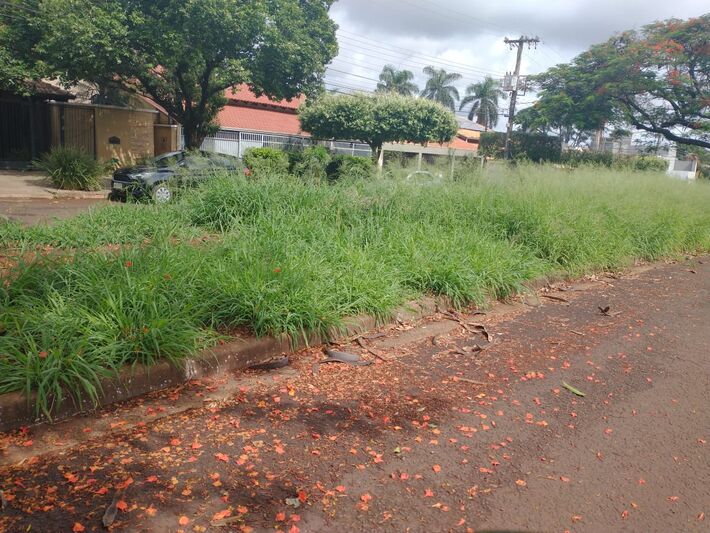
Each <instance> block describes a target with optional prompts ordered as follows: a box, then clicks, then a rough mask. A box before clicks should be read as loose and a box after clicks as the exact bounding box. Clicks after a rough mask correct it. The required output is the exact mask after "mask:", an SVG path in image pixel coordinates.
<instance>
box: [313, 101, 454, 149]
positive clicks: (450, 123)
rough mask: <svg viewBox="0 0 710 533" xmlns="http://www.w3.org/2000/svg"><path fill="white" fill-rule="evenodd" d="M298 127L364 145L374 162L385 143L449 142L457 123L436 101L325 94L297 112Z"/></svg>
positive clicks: (315, 133)
mask: <svg viewBox="0 0 710 533" xmlns="http://www.w3.org/2000/svg"><path fill="white" fill-rule="evenodd" d="M299 117H300V119H301V127H302V128H303V130H304V131H307V132H310V133H311V134H312V135H313V136H314V137H316V138H317V139H323V140H332V139H351V140H357V141H361V142H364V143H367V144H368V145H370V147H371V148H372V152H373V156H374V157H375V159H378V158H379V155H380V153H381V151H382V145H383V144H384V143H386V142H412V143H420V144H424V143H427V142H447V141H450V140H451V139H452V138H453V136H454V135H456V131H457V130H458V124H457V122H456V118H455V117H454V115H453V113H451V112H450V111H449V110H448V109H446V108H444V107H443V106H441V105H440V104H438V103H436V102H432V101H429V100H424V99H416V98H410V97H405V96H398V95H393V94H376V95H366V94H355V95H341V96H336V95H325V96H322V97H321V98H319V99H318V100H317V101H315V102H311V103H308V104H306V105H304V106H302V107H301V109H300V110H299Z"/></svg>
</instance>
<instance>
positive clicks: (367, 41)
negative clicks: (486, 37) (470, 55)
mask: <svg viewBox="0 0 710 533" xmlns="http://www.w3.org/2000/svg"><path fill="white" fill-rule="evenodd" d="M338 32H340V33H342V34H345V35H343V36H341V37H342V38H344V39H345V40H346V41H348V40H351V41H355V42H356V43H357V45H358V46H365V47H367V48H371V49H374V50H375V51H377V52H378V53H382V48H383V47H384V48H385V50H389V51H393V52H395V53H398V54H406V55H407V56H409V57H411V58H415V59H417V60H424V61H429V62H431V61H433V62H436V63H438V64H441V65H449V66H450V67H455V68H459V69H466V70H471V71H474V72H480V73H484V74H485V73H491V74H500V75H502V72H499V71H495V70H491V69H485V68H480V67H475V66H472V65H468V64H465V63H459V62H457V61H451V60H447V59H441V58H438V57H435V56H430V55H427V54H423V53H421V52H418V51H416V50H412V49H410V48H404V47H401V46H397V45H393V44H390V43H387V42H384V41H379V40H377V39H372V38H371V37H364V36H360V35H358V34H355V33H352V32H349V31H346V30H343V29H338ZM371 43H374V44H371Z"/></svg>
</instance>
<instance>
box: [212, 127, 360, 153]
mask: <svg viewBox="0 0 710 533" xmlns="http://www.w3.org/2000/svg"><path fill="white" fill-rule="evenodd" d="M314 144H320V145H322V146H325V147H326V148H329V149H330V151H331V152H333V153H335V154H347V155H353V156H360V157H370V156H371V154H372V152H371V151H370V147H369V146H368V145H366V144H363V143H358V142H346V141H325V142H316V141H313V140H312V139H310V138H308V137H299V136H297V135H275V134H269V133H252V132H246V131H236V130H219V131H218V132H217V133H216V134H215V135H213V136H211V137H207V138H206V139H205V140H204V142H203V143H202V146H201V148H202V150H205V151H208V152H217V153H220V154H227V155H232V156H236V157H242V156H243V155H244V152H245V151H247V150H248V149H249V148H279V149H281V150H300V149H302V148H305V147H306V146H312V145H314Z"/></svg>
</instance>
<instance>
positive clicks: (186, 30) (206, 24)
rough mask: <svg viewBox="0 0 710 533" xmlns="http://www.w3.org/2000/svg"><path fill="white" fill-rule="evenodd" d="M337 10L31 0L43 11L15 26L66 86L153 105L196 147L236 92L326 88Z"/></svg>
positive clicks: (300, 3) (294, 5)
mask: <svg viewBox="0 0 710 533" xmlns="http://www.w3.org/2000/svg"><path fill="white" fill-rule="evenodd" d="M332 3H333V0H262V1H258V2H252V1H246V0H200V1H197V0H187V1H186V0H105V1H98V0H52V1H51V2H47V1H36V0H35V1H32V0H27V1H26V2H24V3H23V5H25V6H27V5H30V4H32V5H33V6H34V7H33V8H32V9H33V10H34V11H35V12H36V13H35V14H34V15H33V16H32V17H31V18H26V17H18V18H13V19H10V20H9V22H8V25H10V26H23V27H25V28H30V29H32V30H33V32H34V34H35V35H34V42H32V43H29V45H26V46H24V47H20V48H19V49H20V50H22V49H24V50H25V51H26V52H27V56H28V57H29V56H30V55H31V56H33V58H39V59H40V60H41V61H43V62H45V63H46V64H47V65H49V66H50V67H51V70H52V71H53V72H54V73H55V74H56V75H58V76H59V77H60V79H61V80H63V81H65V82H73V81H76V80H87V81H93V82H96V83H98V84H106V83H109V82H111V83H118V84H120V85H121V86H122V87H124V88H126V89H128V90H131V91H136V92H138V93H141V94H144V95H146V96H148V97H150V98H151V99H153V100H154V101H155V102H157V103H158V104H160V105H161V106H163V107H164V108H165V109H166V110H167V111H168V113H169V114H170V115H171V116H173V117H174V118H175V119H176V120H178V121H179V122H180V123H181V124H182V126H183V129H184V133H185V139H186V144H187V146H188V147H190V148H195V147H198V146H199V145H200V144H201V143H202V140H203V139H204V137H205V136H206V135H208V134H209V133H210V132H211V131H212V130H213V129H214V125H213V120H214V119H215V117H216V116H217V113H218V112H219V110H220V109H221V108H222V107H223V106H224V104H225V103H226V99H225V90H226V89H228V88H230V87H233V86H235V85H238V84H241V83H246V84H248V85H249V86H250V88H251V89H253V90H254V92H255V93H256V94H258V95H261V94H266V95H268V96H270V97H273V98H277V99H281V98H291V97H294V96H296V95H299V94H301V93H306V94H315V93H316V92H317V91H319V90H320V88H321V86H322V77H323V75H324V72H325V69H324V66H325V65H326V64H327V63H328V62H330V60H331V59H332V58H333V57H334V56H335V55H336V53H337V42H336V38H335V28H336V26H335V23H334V22H333V21H332V20H331V19H330V18H329V16H328V12H329V9H330V6H331V4H332ZM37 36H39V38H37ZM20 59H22V58H20Z"/></svg>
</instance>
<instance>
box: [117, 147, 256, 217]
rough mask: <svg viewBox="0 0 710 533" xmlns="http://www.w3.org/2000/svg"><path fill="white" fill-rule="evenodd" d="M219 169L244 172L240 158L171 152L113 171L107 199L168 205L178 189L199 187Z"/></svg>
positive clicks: (210, 153) (198, 152)
mask: <svg viewBox="0 0 710 533" xmlns="http://www.w3.org/2000/svg"><path fill="white" fill-rule="evenodd" d="M220 170H223V171H228V172H245V167H244V165H243V163H242V162H241V160H240V159H238V158H236V157H232V156H229V155H224V154H218V153H215V152H203V151H194V152H188V151H184V150H183V151H181V152H170V153H167V154H163V155H160V156H158V157H155V158H153V159H151V160H150V161H149V162H147V163H145V164H142V165H138V166H134V167H125V168H119V169H118V170H116V171H115V172H114V173H113V178H112V180H111V193H110V194H109V200H114V201H125V200H126V199H127V198H129V197H133V198H134V199H137V200H138V199H143V198H152V199H153V201H154V202H155V203H159V204H162V203H168V202H170V201H172V200H173V199H174V198H175V194H176V192H177V191H178V190H179V189H183V188H186V187H191V186H195V185H198V184H199V183H200V182H201V181H203V180H205V179H209V178H211V177H212V176H214V175H215V172H216V171H220Z"/></svg>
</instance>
